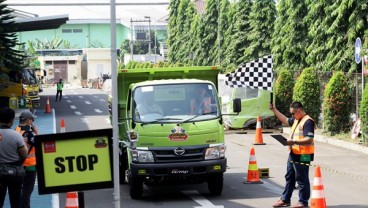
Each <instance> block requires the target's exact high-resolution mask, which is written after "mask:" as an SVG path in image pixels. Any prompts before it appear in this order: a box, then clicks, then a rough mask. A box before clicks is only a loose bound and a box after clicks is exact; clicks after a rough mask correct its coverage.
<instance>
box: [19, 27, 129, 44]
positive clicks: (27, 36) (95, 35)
mask: <svg viewBox="0 0 368 208" xmlns="http://www.w3.org/2000/svg"><path fill="white" fill-rule="evenodd" d="M17 35H18V40H19V42H21V43H26V42H27V41H35V40H36V39H38V40H40V41H45V40H48V41H51V40H53V39H55V38H59V39H63V40H67V41H69V42H70V44H71V45H72V46H76V47H75V48H90V47H105V48H110V46H111V41H110V36H111V35H110V24H64V25H62V26H60V28H58V29H52V30H39V31H28V32H19V33H17ZM129 35H130V34H129V28H127V27H126V26H124V25H121V24H117V25H116V47H117V48H120V45H121V42H123V41H124V40H125V39H128V38H129V37H130V36H129ZM94 44H96V46H93V45H94ZM60 48H62V47H60Z"/></svg>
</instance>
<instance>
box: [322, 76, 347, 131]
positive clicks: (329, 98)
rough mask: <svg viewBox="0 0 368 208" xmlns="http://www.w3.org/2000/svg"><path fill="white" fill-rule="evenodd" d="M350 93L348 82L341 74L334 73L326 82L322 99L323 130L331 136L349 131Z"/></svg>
mask: <svg viewBox="0 0 368 208" xmlns="http://www.w3.org/2000/svg"><path fill="white" fill-rule="evenodd" d="M351 102H352V99H351V93H350V88H349V80H348V79H347V77H346V76H345V75H344V73H342V72H336V73H335V74H334V75H333V76H332V77H331V79H330V81H329V82H328V84H327V86H326V89H325V91H324V99H323V105H322V109H323V111H322V112H323V124H324V129H326V130H327V131H329V132H330V133H331V134H332V135H334V134H338V133H341V132H347V131H349V130H350V114H351V109H352V106H351Z"/></svg>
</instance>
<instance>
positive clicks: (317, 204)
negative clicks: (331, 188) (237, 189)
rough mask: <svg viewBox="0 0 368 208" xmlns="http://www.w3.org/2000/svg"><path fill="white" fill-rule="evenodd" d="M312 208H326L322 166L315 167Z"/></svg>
mask: <svg viewBox="0 0 368 208" xmlns="http://www.w3.org/2000/svg"><path fill="white" fill-rule="evenodd" d="M311 208H326V199H325V192H324V187H323V183H322V174H321V168H320V167H319V166H317V167H316V168H315V169H314V180H313V190H312V201H311Z"/></svg>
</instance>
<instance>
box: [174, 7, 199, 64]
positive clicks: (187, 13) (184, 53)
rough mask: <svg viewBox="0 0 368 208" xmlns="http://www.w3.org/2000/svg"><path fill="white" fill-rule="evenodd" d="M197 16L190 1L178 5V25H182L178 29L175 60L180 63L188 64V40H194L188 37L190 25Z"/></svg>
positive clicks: (189, 49)
mask: <svg viewBox="0 0 368 208" xmlns="http://www.w3.org/2000/svg"><path fill="white" fill-rule="evenodd" d="M196 14H197V11H196V8H195V6H194V4H193V2H191V1H190V0H184V1H181V2H180V5H179V15H180V16H181V17H182V18H181V20H180V21H179V22H180V23H179V25H182V26H181V27H180V29H179V33H180V34H181V36H179V38H178V39H177V40H176V42H177V43H178V44H179V46H178V47H177V48H178V51H177V52H176V60H177V61H179V62H182V63H189V62H190V61H191V60H190V58H189V54H190V52H191V48H190V45H189V44H190V39H191V38H194V37H191V36H190V30H191V25H192V23H193V19H194V16H195V15H196Z"/></svg>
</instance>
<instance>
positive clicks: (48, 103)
mask: <svg viewBox="0 0 368 208" xmlns="http://www.w3.org/2000/svg"><path fill="white" fill-rule="evenodd" d="M45 113H51V108H50V101H49V97H47V98H46V109H45Z"/></svg>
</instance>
